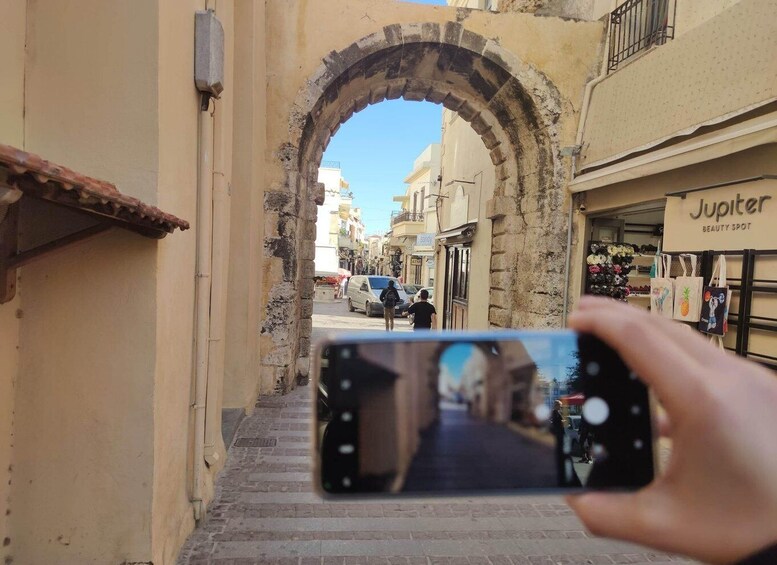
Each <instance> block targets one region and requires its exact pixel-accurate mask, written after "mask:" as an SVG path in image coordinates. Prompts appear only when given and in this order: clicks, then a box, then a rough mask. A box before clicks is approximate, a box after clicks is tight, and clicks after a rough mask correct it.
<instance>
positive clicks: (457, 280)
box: [443, 245, 472, 330]
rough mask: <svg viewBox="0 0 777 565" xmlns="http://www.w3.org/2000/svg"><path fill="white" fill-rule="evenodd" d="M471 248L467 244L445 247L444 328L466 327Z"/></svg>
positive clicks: (462, 328)
mask: <svg viewBox="0 0 777 565" xmlns="http://www.w3.org/2000/svg"><path fill="white" fill-rule="evenodd" d="M471 250H472V248H471V247H470V246H469V245H452V246H447V247H446V248H445V251H446V261H445V290H444V292H445V294H444V296H445V302H444V313H443V328H444V329H453V330H464V329H467V325H468V323H467V308H468V298H469V278H470V265H471V260H470V252H471Z"/></svg>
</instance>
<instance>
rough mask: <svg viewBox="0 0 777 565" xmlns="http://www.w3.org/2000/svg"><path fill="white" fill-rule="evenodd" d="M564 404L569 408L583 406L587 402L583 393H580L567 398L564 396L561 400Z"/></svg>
mask: <svg viewBox="0 0 777 565" xmlns="http://www.w3.org/2000/svg"><path fill="white" fill-rule="evenodd" d="M559 400H560V401H561V403H562V404H566V405H568V406H582V405H583V403H584V402H585V396H584V395H583V393H582V392H578V393H576V394H569V395H567V396H562V397H561V398H559Z"/></svg>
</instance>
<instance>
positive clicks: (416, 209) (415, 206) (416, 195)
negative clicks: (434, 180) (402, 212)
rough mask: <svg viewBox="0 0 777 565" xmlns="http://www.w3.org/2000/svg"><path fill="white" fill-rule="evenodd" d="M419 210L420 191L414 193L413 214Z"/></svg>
mask: <svg viewBox="0 0 777 565" xmlns="http://www.w3.org/2000/svg"><path fill="white" fill-rule="evenodd" d="M417 212H418V193H417V192H414V193H413V214H416V213H417Z"/></svg>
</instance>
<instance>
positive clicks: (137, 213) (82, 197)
mask: <svg viewBox="0 0 777 565" xmlns="http://www.w3.org/2000/svg"><path fill="white" fill-rule="evenodd" d="M27 198H31V199H34V200H36V201H38V202H46V203H50V204H52V205H54V206H56V207H61V208H67V209H70V210H72V211H75V212H77V214H78V215H79V216H76V215H73V214H69V215H68V214H63V215H62V218H63V227H68V226H72V231H70V233H65V234H62V235H60V236H58V237H56V238H55V239H52V240H50V241H47V242H45V243H40V244H38V245H37V246H36V247H32V248H30V249H21V250H20V249H19V225H20V219H22V220H23V219H24V216H25V215H30V216H35V215H37V214H40V212H39V211H36V210H40V209H41V208H40V206H41V205H40V204H39V205H38V208H36V207H35V206H33V207H29V209H28V207H26V206H24V204H25V202H27V200H23V199H27ZM42 206H46V205H45V204H44V205H42ZM84 218H86V219H87V222H84V221H82V220H83V219H84ZM89 218H91V219H92V222H91V224H90V223H89V220H88V219H89ZM33 219H35V218H33ZM44 220H46V218H44ZM112 227H120V228H123V229H127V230H130V231H134V232H136V233H139V234H140V235H142V236H144V237H150V238H154V239H160V238H162V237H164V236H165V235H167V234H168V233H172V232H173V231H175V229H176V228H178V229H181V230H185V229H189V223H188V222H187V221H185V220H182V219H180V218H177V217H175V216H173V215H172V214H167V213H165V212H163V211H161V210H160V209H158V208H156V207H154V206H151V205H149V204H145V203H144V202H141V201H140V200H138V199H137V198H133V197H131V196H127V195H126V194H122V193H121V192H119V190H118V189H117V188H116V187H115V186H114V185H113V184H111V183H109V182H106V181H101V180H98V179H95V178H92V177H88V176H86V175H82V174H80V173H77V172H75V171H73V170H72V169H69V168H67V167H63V166H62V165H57V164H55V163H52V162H50V161H47V160H45V159H43V158H42V157H40V156H38V155H35V154H33V153H28V152H27V151H22V150H21V149H17V148H15V147H11V146H9V145H3V144H0V304H2V303H4V302H7V301H9V300H11V299H12V298H13V296H14V294H15V292H16V288H15V282H16V270H17V269H18V268H19V267H22V266H24V265H26V264H29V263H31V262H33V261H36V260H38V259H40V258H42V257H44V256H46V255H48V254H50V253H52V252H54V251H57V250H60V249H62V248H64V247H66V246H68V245H70V244H73V243H76V242H78V241H83V240H85V239H87V238H90V237H94V236H96V235H97V234H99V233H102V232H104V231H106V230H108V229H110V228H112Z"/></svg>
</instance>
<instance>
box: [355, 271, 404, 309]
mask: <svg viewBox="0 0 777 565" xmlns="http://www.w3.org/2000/svg"><path fill="white" fill-rule="evenodd" d="M390 280H391V281H394V288H396V289H397V292H398V293H399V300H400V301H399V303H398V304H397V305H396V306H395V307H394V315H395V316H404V315H406V314H407V309H408V308H409V307H410V301H409V300H408V296H407V293H406V292H405V289H404V288H403V287H402V284H400V282H399V281H398V280H397V279H395V278H394V277H382V276H373V275H370V276H367V275H355V276H353V277H351V280H350V282H349V283H348V291H347V292H346V295H347V296H348V311H349V312H353V311H354V310H356V309H359V310H364V313H365V314H366V315H367V317H370V316H380V315H382V314H383V304H382V303H381V301H380V293H381V292H382V291H383V289H384V288H386V287H388V282H389V281H390Z"/></svg>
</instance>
